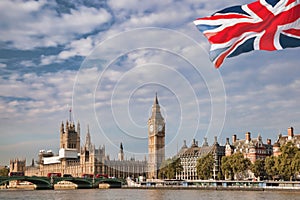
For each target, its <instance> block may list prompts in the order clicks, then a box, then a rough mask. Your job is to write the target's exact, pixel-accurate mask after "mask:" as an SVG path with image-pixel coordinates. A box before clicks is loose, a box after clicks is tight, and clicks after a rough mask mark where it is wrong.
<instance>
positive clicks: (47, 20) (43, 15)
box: [0, 0, 111, 49]
mask: <svg viewBox="0 0 300 200" xmlns="http://www.w3.org/2000/svg"><path fill="white" fill-rule="evenodd" d="M45 4H46V1H28V2H24V1H19V0H16V1H7V0H6V1H1V3H0V10H1V11H2V13H1V14H0V16H1V18H2V19H6V20H2V21H1V23H0V26H1V27H5V28H1V30H0V34H1V40H2V41H4V42H10V43H11V45H12V46H13V47H16V48H19V49H33V48H35V47H50V46H54V47H55V46H57V45H64V44H68V43H69V42H70V41H72V40H73V39H75V38H76V36H78V35H79V34H87V33H90V32H92V31H93V30H95V29H98V28H100V26H101V25H103V24H105V23H107V22H109V21H110V20H111V15H110V13H109V12H108V11H107V10H105V9H104V8H99V9H96V8H92V7H84V6H80V7H78V8H77V10H74V9H72V10H71V12H70V13H63V14H61V15H58V13H57V12H56V11H55V10H54V9H51V8H50V7H47V6H45Z"/></svg>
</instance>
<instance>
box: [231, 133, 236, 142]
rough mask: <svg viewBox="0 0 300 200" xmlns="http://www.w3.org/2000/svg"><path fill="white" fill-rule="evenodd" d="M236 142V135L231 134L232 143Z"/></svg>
mask: <svg viewBox="0 0 300 200" xmlns="http://www.w3.org/2000/svg"><path fill="white" fill-rule="evenodd" d="M235 142H236V135H235V134H234V135H233V136H232V143H235Z"/></svg>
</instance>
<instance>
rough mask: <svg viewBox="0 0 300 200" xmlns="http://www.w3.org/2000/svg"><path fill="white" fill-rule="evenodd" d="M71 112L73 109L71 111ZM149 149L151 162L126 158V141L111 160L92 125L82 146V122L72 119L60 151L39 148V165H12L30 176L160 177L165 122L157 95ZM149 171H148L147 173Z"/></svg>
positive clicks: (65, 128) (62, 136)
mask: <svg viewBox="0 0 300 200" xmlns="http://www.w3.org/2000/svg"><path fill="white" fill-rule="evenodd" d="M70 112H71V110H70ZM70 116H71V113H70ZM147 124H148V140H149V142H148V150H149V155H148V157H149V161H148V162H147V160H146V158H145V160H142V161H137V160H135V159H134V158H130V159H129V160H125V159H124V150H123V144H122V143H121V144H120V151H119V153H118V160H110V158H109V156H108V155H106V152H105V146H104V145H103V146H102V147H99V148H95V145H93V144H92V142H91V135H90V131H89V127H88V128H87V134H86V138H85V144H84V145H83V146H80V133H81V129H80V123H79V122H78V123H77V126H75V124H74V122H72V121H71V117H70V120H69V121H68V120H67V121H66V123H65V124H64V123H63V122H62V123H61V126H60V149H59V152H58V154H54V153H53V152H52V151H51V150H48V151H46V150H40V152H39V155H38V157H39V158H38V161H37V165H35V164H34V163H33V164H32V165H31V166H27V167H25V161H22V166H23V168H18V169H16V167H12V169H14V170H21V171H23V172H25V175H27V176H47V174H48V173H61V174H62V175H64V174H68V175H72V176H74V177H81V176H82V175H84V174H93V175H96V174H103V175H107V176H111V177H117V178H126V177H132V178H136V177H139V176H147V177H149V178H158V170H159V168H160V166H161V164H162V162H163V161H164V160H165V121H164V118H163V117H162V115H161V112H160V106H159V103H158V98H157V95H156V96H155V99H154V103H153V106H152V115H151V117H150V118H149V120H148V123H147ZM20 163H21V161H19V160H16V161H14V162H12V161H11V165H13V166H21V165H20ZM147 172H149V173H147Z"/></svg>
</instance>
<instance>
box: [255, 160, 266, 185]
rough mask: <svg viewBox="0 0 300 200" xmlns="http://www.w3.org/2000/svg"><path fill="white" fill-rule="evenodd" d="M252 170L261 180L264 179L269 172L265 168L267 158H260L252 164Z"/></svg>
mask: <svg viewBox="0 0 300 200" xmlns="http://www.w3.org/2000/svg"><path fill="white" fill-rule="evenodd" d="M251 171H252V172H253V173H254V176H255V177H257V178H259V179H260V180H262V179H264V178H265V176H266V174H267V172H266V170H265V160H263V159H258V160H256V161H255V162H254V163H253V164H252V165H251Z"/></svg>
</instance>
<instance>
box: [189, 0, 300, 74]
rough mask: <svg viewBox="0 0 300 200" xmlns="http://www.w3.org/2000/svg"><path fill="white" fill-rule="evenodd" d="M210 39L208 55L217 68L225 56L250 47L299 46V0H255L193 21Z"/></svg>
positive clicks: (243, 51)
mask: <svg viewBox="0 0 300 200" xmlns="http://www.w3.org/2000/svg"><path fill="white" fill-rule="evenodd" d="M194 24H195V25H196V27H197V28H198V29H199V30H200V31H201V32H203V34H204V35H205V37H207V39H208V40H209V42H210V43H211V47H210V59H211V60H212V62H213V63H214V64H215V66H216V68H219V67H220V65H221V64H222V63H223V61H224V59H225V58H226V57H234V56H237V55H239V54H241V53H245V52H249V51H252V50H267V51H274V50H280V49H284V48H290V47H299V46H300V0H259V1H256V2H253V3H250V4H246V5H242V6H233V7H229V8H225V9H223V10H221V11H218V12H216V13H214V14H213V15H212V16H209V17H204V18H199V19H196V20H195V21H194Z"/></svg>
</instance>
